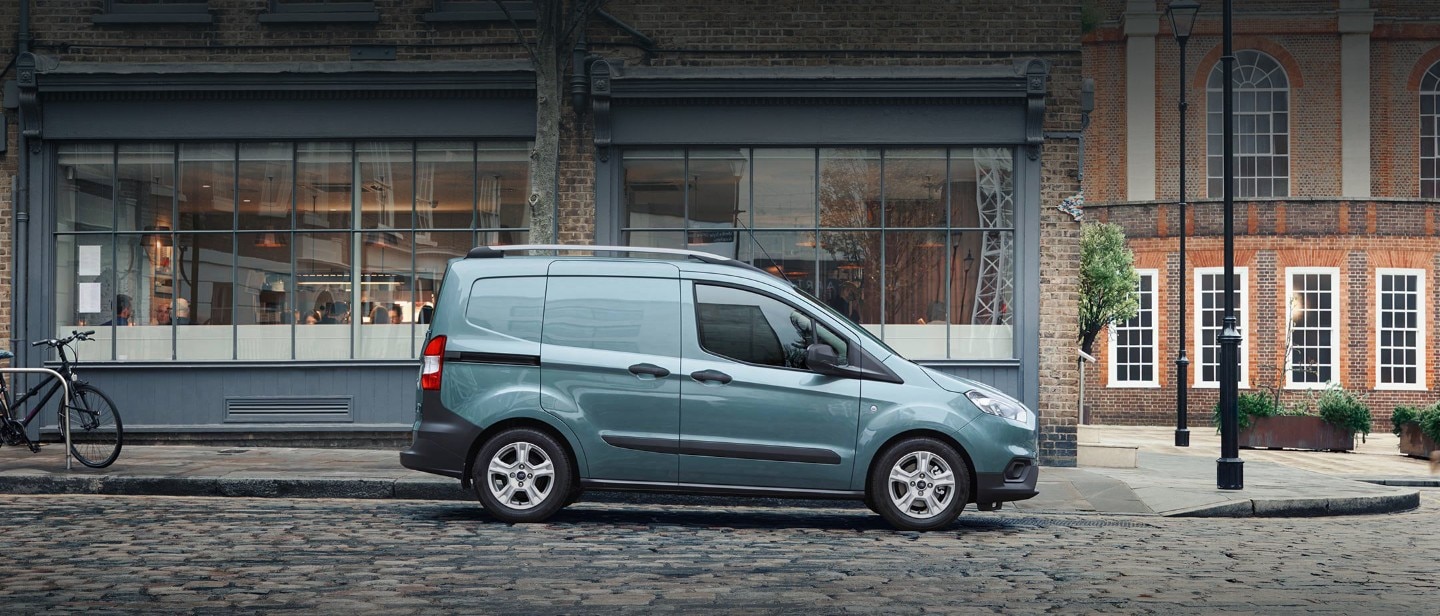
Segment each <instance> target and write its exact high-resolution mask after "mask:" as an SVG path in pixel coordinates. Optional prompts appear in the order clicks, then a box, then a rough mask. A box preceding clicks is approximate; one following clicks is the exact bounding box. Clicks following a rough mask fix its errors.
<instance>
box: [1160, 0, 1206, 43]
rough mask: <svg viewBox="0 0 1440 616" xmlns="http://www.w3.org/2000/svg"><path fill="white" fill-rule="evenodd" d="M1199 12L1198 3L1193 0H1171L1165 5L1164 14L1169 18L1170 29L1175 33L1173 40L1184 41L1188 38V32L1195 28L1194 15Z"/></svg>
mask: <svg viewBox="0 0 1440 616" xmlns="http://www.w3.org/2000/svg"><path fill="white" fill-rule="evenodd" d="M1199 13H1200V3H1199V2H1196V1H1195V0H1173V1H1172V2H1171V3H1170V4H1169V5H1167V6H1166V7H1165V15H1166V16H1167V17H1169V18H1170V31H1171V32H1172V33H1174V34H1175V40H1176V41H1177V42H1179V43H1182V44H1183V43H1184V42H1185V39H1188V38H1190V32H1191V31H1192V30H1194V28H1195V16H1196V15H1198V14H1199Z"/></svg>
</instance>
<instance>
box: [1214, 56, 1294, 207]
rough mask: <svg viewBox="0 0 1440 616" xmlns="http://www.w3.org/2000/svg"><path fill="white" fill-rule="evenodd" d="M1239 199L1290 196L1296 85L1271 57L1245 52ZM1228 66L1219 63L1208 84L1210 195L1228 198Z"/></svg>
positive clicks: (1240, 76)
mask: <svg viewBox="0 0 1440 616" xmlns="http://www.w3.org/2000/svg"><path fill="white" fill-rule="evenodd" d="M1234 80H1235V84H1234V96H1235V99H1234V103H1233V104H1234V111H1235V117H1234V120H1235V124H1234V140H1235V141H1234V148H1235V149H1234V165H1235V179H1234V181H1235V196H1236V197H1241V198H1255V197H1288V196H1290V82H1289V79H1288V78H1287V77H1286V76H1285V69H1284V68H1282V67H1281V66H1280V63H1279V62H1276V61H1275V58H1272V57H1270V56H1269V55H1268V54H1265V53H1262V52H1259V51H1253V50H1244V51H1239V52H1236V54H1235V69H1234ZM1224 85H1225V78H1224V71H1223V67H1222V66H1221V65H1220V64H1218V63H1217V64H1216V65H1215V68H1213V69H1212V70H1211V71H1210V79H1209V82H1208V84H1207V85H1206V107H1207V108H1206V112H1207V113H1206V124H1205V138H1206V146H1205V151H1206V161H1207V167H1206V174H1205V175H1206V179H1207V180H1208V186H1209V192H1210V197H1211V198H1212V199H1218V198H1220V197H1221V195H1223V194H1224V185H1225V180H1224V162H1225V155H1224V128H1225V123H1224V113H1223V109H1222V104H1223V102H1224V98H1225V94H1224V89H1223V87H1224Z"/></svg>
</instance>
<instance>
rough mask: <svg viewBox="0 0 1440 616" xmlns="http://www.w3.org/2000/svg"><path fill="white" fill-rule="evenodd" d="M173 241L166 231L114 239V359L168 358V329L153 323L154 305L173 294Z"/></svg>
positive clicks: (169, 355)
mask: <svg viewBox="0 0 1440 616" xmlns="http://www.w3.org/2000/svg"><path fill="white" fill-rule="evenodd" d="M173 258H174V242H173V236H171V234H169V233H163V234H162V233H156V234H147V235H121V236H118V237H116V239H115V269H116V272H115V273H116V276H115V305H116V311H117V313H116V316H115V324H116V325H117V326H120V325H125V326H127V327H116V328H115V338H116V350H115V359H118V360H127V359H128V360H145V359H152V360H153V359H166V360H168V359H170V358H171V357H173V355H174V354H173V349H172V348H171V328H170V325H169V324H165V325H160V324H158V323H155V321H154V317H155V315H156V314H158V312H159V311H158V310H157V307H158V306H160V305H164V304H169V303H170V302H171V301H173V300H174V297H175V276H174V263H173Z"/></svg>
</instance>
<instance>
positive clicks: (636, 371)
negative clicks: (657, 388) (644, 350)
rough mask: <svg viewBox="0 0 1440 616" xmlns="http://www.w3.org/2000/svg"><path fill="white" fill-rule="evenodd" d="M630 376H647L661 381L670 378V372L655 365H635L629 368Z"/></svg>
mask: <svg viewBox="0 0 1440 616" xmlns="http://www.w3.org/2000/svg"><path fill="white" fill-rule="evenodd" d="M630 374H633V375H635V376H640V375H642V374H648V375H650V376H653V377H655V378H660V379H663V378H665V377H667V376H670V371H669V370H666V369H664V368H661V367H660V366H657V365H655V364H635V365H633V366H630Z"/></svg>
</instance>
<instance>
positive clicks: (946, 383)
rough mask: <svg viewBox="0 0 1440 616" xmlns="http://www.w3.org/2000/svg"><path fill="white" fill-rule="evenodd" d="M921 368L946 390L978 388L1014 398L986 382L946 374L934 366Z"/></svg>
mask: <svg viewBox="0 0 1440 616" xmlns="http://www.w3.org/2000/svg"><path fill="white" fill-rule="evenodd" d="M921 368H922V369H924V370H925V374H926V376H929V377H930V380H932V381H935V384H936V385H938V386H940V389H943V390H945V391H950V392H954V393H957V394H963V393H969V392H972V391H975V390H977V389H978V390H980V391H982V392H985V393H986V394H988V395H990V396H998V397H1000V398H1002V399H1013V398H1012V397H1011V396H1010V395H1009V394H1006V393H1005V392H1002V391H1000V390H998V389H995V388H994V387H991V386H989V385H986V384H984V383H979V382H976V381H972V380H970V379H966V378H961V377H958V376H952V375H949V374H945V373H944V372H941V371H939V370H935V369H933V368H925V367H924V366H921Z"/></svg>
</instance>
